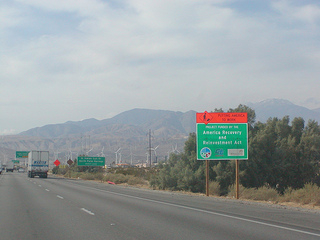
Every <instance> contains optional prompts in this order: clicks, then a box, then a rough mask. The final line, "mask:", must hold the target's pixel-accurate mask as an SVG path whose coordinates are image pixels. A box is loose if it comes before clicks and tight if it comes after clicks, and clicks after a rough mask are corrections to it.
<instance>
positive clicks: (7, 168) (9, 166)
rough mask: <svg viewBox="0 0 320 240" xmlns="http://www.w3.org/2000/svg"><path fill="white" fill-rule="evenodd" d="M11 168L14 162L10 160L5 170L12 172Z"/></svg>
mask: <svg viewBox="0 0 320 240" xmlns="http://www.w3.org/2000/svg"><path fill="white" fill-rule="evenodd" d="M13 169H14V164H13V162H12V161H9V162H7V165H6V172H13Z"/></svg>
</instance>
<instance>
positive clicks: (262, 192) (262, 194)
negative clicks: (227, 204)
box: [228, 185, 279, 201]
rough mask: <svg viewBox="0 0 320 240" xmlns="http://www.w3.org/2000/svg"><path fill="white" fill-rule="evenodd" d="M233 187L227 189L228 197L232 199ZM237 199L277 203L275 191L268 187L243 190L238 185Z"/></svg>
mask: <svg viewBox="0 0 320 240" xmlns="http://www.w3.org/2000/svg"><path fill="white" fill-rule="evenodd" d="M235 192H236V190H235V185H232V186H231V187H229V194H228V196H229V197H234V196H235V195H236V193H235ZM239 197H240V198H241V199H251V200H258V201H277V200H278V199H279V194H278V192H277V190H275V189H273V188H270V187H268V186H264V187H260V188H245V187H243V186H242V185H240V192H239Z"/></svg>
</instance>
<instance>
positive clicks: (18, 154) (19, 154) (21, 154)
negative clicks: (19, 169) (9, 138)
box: [16, 151, 29, 158]
mask: <svg viewBox="0 0 320 240" xmlns="http://www.w3.org/2000/svg"><path fill="white" fill-rule="evenodd" d="M28 154H29V151H16V158H28Z"/></svg>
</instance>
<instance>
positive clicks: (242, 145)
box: [197, 123, 248, 160]
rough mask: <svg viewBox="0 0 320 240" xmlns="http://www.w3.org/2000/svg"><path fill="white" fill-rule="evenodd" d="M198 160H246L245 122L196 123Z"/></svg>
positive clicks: (246, 130)
mask: <svg viewBox="0 0 320 240" xmlns="http://www.w3.org/2000/svg"><path fill="white" fill-rule="evenodd" d="M197 159H198V160H232V159H234V160H235V159H238V160H247V159H248V124H247V123H208V124H204V123H198V124H197Z"/></svg>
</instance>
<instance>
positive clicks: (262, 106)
mask: <svg viewBox="0 0 320 240" xmlns="http://www.w3.org/2000/svg"><path fill="white" fill-rule="evenodd" d="M247 105H248V106H249V107H250V108H252V109H254V110H255V112H256V116H257V117H256V121H260V122H266V121H267V120H268V118H270V117H277V118H283V117H284V116H287V115H288V116H289V117H290V120H293V119H294V118H295V117H302V118H303V119H304V120H305V122H307V121H308V120H309V119H311V120H316V121H318V122H320V109H318V110H310V109H308V108H305V107H301V106H298V105H295V104H293V103H292V102H290V101H288V100H283V99H268V100H264V101H262V102H258V103H248V104H247Z"/></svg>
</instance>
